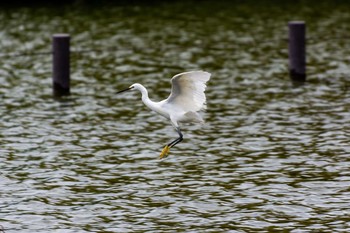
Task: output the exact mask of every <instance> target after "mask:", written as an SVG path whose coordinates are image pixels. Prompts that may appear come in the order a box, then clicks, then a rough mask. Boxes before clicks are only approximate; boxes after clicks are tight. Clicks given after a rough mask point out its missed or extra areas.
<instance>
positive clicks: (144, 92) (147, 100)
mask: <svg viewBox="0 0 350 233" xmlns="http://www.w3.org/2000/svg"><path fill="white" fill-rule="evenodd" d="M140 92H141V95H142V102H143V103H144V104H145V105H146V106H147V107H149V108H150V109H152V110H154V111H156V109H155V102H153V101H152V100H150V98H149V97H148V91H147V89H146V88H145V87H143V86H142V87H141V88H140Z"/></svg>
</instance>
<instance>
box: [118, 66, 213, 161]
mask: <svg viewBox="0 0 350 233" xmlns="http://www.w3.org/2000/svg"><path fill="white" fill-rule="evenodd" d="M210 76H211V73H209V72H206V71H188V72H183V73H179V74H176V75H175V76H173V77H172V78H171V84H172V87H171V93H170V95H169V97H168V98H167V99H165V100H162V101H159V102H154V101H152V100H150V98H149V97H148V91H147V89H146V88H145V87H144V86H143V85H141V84H139V83H134V84H132V85H131V86H129V87H128V88H126V89H124V90H121V91H118V92H117V94H120V93H123V92H125V91H130V90H138V91H139V92H141V99H142V102H143V103H144V104H145V105H146V106H147V107H148V108H150V109H151V110H153V111H154V112H156V113H158V114H160V115H161V116H163V117H165V118H166V119H168V120H170V122H171V124H172V126H173V127H174V128H175V131H176V132H177V133H178V136H179V137H177V138H176V139H175V140H173V141H171V142H170V143H168V144H167V145H165V146H164V148H163V150H162V151H161V153H160V155H159V158H160V159H163V158H165V157H167V156H168V154H169V151H170V149H171V148H172V147H174V146H175V145H177V144H178V143H180V142H181V141H182V140H183V134H182V132H181V129H180V126H179V123H180V122H190V123H204V120H203V118H202V116H201V115H200V114H199V112H200V111H201V110H205V109H206V96H205V89H206V87H207V85H206V83H207V82H208V81H209V79H210Z"/></svg>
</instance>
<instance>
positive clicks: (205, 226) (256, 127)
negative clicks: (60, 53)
mask: <svg viewBox="0 0 350 233" xmlns="http://www.w3.org/2000/svg"><path fill="white" fill-rule="evenodd" d="M169 6H170V7H169ZM285 6H286V5H281V6H278V5H277V6H275V7H271V8H268V7H264V6H260V7H263V8H259V9H255V7H253V6H249V5H232V6H227V7H226V8H220V10H218V9H219V7H222V5H221V6H220V4H219V5H214V6H212V8H208V6H207V5H206V4H203V6H201V7H199V8H198V9H197V8H196V10H194V11H193V12H190V10H189V9H190V8H189V5H186V4H185V5H183V4H179V3H177V4H172V5H158V6H153V7H147V6H143V7H126V6H125V7H115V8H110V9H103V11H102V9H95V10H91V11H89V12H83V11H75V10H74V11H70V12H66V13H64V14H63V15H62V14H58V12H57V11H55V10H52V9H51V10H50V9H45V8H40V9H13V10H11V11H8V12H4V11H2V12H1V13H0V18H1V21H0V24H1V28H2V29H1V31H0V34H1V37H2V42H1V44H0V46H1V51H2V52H3V53H14V52H23V51H49V50H50V36H51V34H53V33H57V32H60V31H63V32H68V33H71V35H72V46H73V47H74V48H75V49H76V50H74V51H73V54H72V72H73V73H72V96H70V97H68V98H66V99H65V100H64V101H55V100H53V99H52V97H51V89H50V86H51V80H50V76H51V66H50V62H51V58H50V56H49V55H47V54H42V55H36V56H8V57H2V59H1V60H0V64H1V66H0V96H1V104H0V116H1V121H0V125H1V131H0V143H1V147H0V152H1V153H0V154H1V156H0V168H1V169H0V170H1V172H0V194H1V200H0V209H1V211H0V225H1V226H3V227H4V229H5V231H6V232H7V233H8V232H145V231H146V232H164V231H179V232H222V231H229V230H231V232H254V231H258V232H271V231H282V230H283V231H288V232H289V231H291V232H299V231H300V232H301V231H307V232H310V231H315V232H345V231H347V230H348V229H349V228H350V224H349V222H348V217H349V211H350V208H349V202H350V198H349V196H350V195H349V194H350V190H349V186H350V174H349V168H350V160H349V158H348V156H349V154H350V143H349V142H350V140H349V136H350V135H349V134H350V127H349V125H350V111H349V110H350V95H349V91H348V86H349V78H348V75H347V74H348V73H349V71H350V70H349V66H348V54H349V47H348V46H347V44H346V43H344V41H343V40H335V39H334V40H331V41H325V40H322V41H321V40H320V41H317V40H312V43H311V42H310V44H309V45H308V74H309V76H308V80H309V81H308V83H307V84H306V85H304V86H300V87H296V88H293V87H292V85H291V83H290V82H289V78H288V76H287V75H288V71H287V62H286V57H287V50H286V47H287V46H286V41H285V37H284V36H285V34H286V27H287V26H286V25H287V21H288V20H294V19H295V18H298V19H299V18H304V19H305V20H306V22H307V24H308V30H309V35H310V37H312V38H318V37H320V38H321V37H329V36H332V35H337V36H338V37H341V36H342V35H344V34H346V32H347V31H349V28H348V27H349V24H348V23H347V22H349V15H348V14H345V13H344V12H347V10H348V7H347V6H346V5H345V6H340V5H339V6H333V8H332V9H333V10H332V11H331V12H329V11H327V15H323V14H322V13H320V12H323V11H322V9H324V8H322V7H325V6H324V5H322V4H320V6H318V7H319V8H320V9H316V8H309V7H305V8H302V10H301V11H297V10H293V9H294V8H292V10H291V11H288V12H287V11H285ZM214 9H215V11H213V10H214ZM261 9H263V10H261ZM208 12H211V14H210V16H208V17H204V18H205V20H204V21H203V16H204V15H208V14H207V13H208ZM295 12H298V13H295ZM316 12H318V13H317V14H316ZM60 13H62V12H60ZM87 13H88V14H87ZM190 13H191V14H190ZM271 14H274V16H275V18H274V19H273V20H272V19H271V18H270V15H271ZM247 16H249V17H247ZM266 25H268V27H267V26H266ZM335 25H337V26H335ZM266 38H268V40H267V39H266ZM260 42H261V43H260ZM103 48H108V49H106V50H105V51H103ZM116 48H118V49H116ZM121 48H123V49H121ZM81 49H90V50H93V51H89V52H85V53H83V52H77V51H81ZM101 50H102V51H103V52H102V51H101ZM194 69H204V70H208V71H210V72H211V73H212V74H213V75H212V79H211V81H210V83H209V85H208V91H207V98H208V110H207V112H206V121H207V123H206V125H205V126H204V127H202V128H199V127H198V126H193V125H184V126H183V127H182V128H183V132H184V136H185V139H184V141H183V142H182V143H180V144H179V145H178V146H176V147H175V148H174V149H173V150H172V152H171V154H170V156H169V157H168V158H167V159H165V160H158V154H159V152H160V150H161V149H162V147H163V145H165V144H166V143H167V142H168V141H170V140H171V139H172V138H175V137H176V132H175V131H174V130H173V129H172V126H171V125H170V124H169V123H168V122H166V121H164V120H163V119H162V118H161V117H158V116H156V115H155V114H154V113H152V112H150V111H149V110H148V109H146V107H144V106H143V104H142V103H141V101H140V95H139V93H128V94H125V95H121V96H116V95H115V93H116V90H120V89H121V88H124V87H127V86H129V85H130V84H132V83H134V82H140V83H143V84H144V85H145V86H146V87H147V88H148V89H149V91H150V97H151V98H152V99H154V100H161V99H163V98H166V97H167V95H168V91H169V88H170V83H169V80H170V78H171V76H172V75H174V74H176V73H179V72H183V71H185V70H194ZM0 229H1V228H0Z"/></svg>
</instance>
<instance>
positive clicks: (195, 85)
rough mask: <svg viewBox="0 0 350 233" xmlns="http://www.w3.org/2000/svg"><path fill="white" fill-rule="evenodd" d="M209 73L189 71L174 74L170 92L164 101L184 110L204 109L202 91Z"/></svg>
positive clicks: (204, 100)
mask: <svg viewBox="0 0 350 233" xmlns="http://www.w3.org/2000/svg"><path fill="white" fill-rule="evenodd" d="M210 75H211V74H210V73H208V72H205V71H190V72H185V73H180V74H177V75H175V76H174V77H173V78H172V79H171V83H172V88H171V93H170V96H169V97H168V99H166V102H167V103H168V104H172V105H176V106H177V107H179V108H181V109H182V110H183V111H186V112H188V111H193V112H197V111H199V110H201V109H205V107H206V106H205V102H206V97H205V93H204V91H205V88H206V87H207V86H206V82H207V81H209V79H210Z"/></svg>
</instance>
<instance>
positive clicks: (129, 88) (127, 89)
mask: <svg viewBox="0 0 350 233" xmlns="http://www.w3.org/2000/svg"><path fill="white" fill-rule="evenodd" d="M133 88H134V87H128V88H126V89H125V90H121V91H118V92H117V94H120V93H122V92H125V91H129V90H131V89H133Z"/></svg>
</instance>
